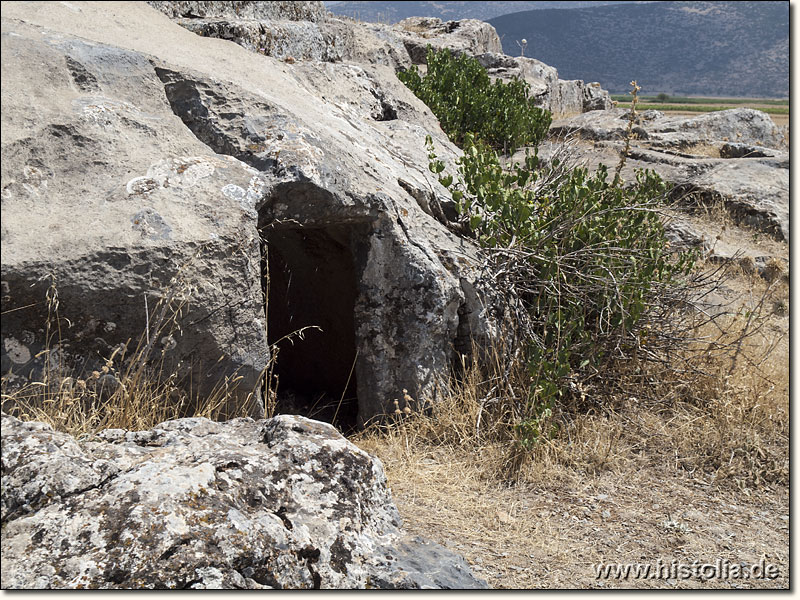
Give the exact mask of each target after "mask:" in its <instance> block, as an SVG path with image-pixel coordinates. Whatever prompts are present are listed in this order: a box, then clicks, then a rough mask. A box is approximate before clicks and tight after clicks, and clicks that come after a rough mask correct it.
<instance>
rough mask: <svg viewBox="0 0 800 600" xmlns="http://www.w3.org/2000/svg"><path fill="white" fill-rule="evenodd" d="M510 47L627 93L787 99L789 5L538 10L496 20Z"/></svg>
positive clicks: (565, 73) (672, 4)
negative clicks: (523, 44) (522, 45)
mask: <svg viewBox="0 0 800 600" xmlns="http://www.w3.org/2000/svg"><path fill="white" fill-rule="evenodd" d="M490 23H491V24H492V25H494V26H495V28H496V29H497V32H498V34H499V35H500V36H501V39H502V42H503V48H504V50H505V52H507V53H508V54H513V55H518V54H519V46H518V45H517V41H518V40H520V39H523V38H525V39H527V41H528V46H527V50H526V52H525V55H526V56H531V57H534V58H537V59H539V60H541V61H543V62H545V63H547V64H549V65H553V66H554V67H556V68H557V69H558V72H559V76H560V77H562V78H564V79H583V80H585V81H599V82H600V83H601V84H602V86H603V87H604V88H606V89H608V90H609V91H611V92H625V91H627V90H628V89H629V85H628V82H630V81H631V80H632V79H636V80H638V81H639V83H640V85H642V87H643V90H644V92H645V93H650V92H667V93H669V94H697V95H709V96H757V97H785V96H788V94H789V3H788V2H743V1H739V2H654V3H647V4H617V5H613V6H599V7H591V8H581V9H573V10H536V11H525V12H519V13H514V14H509V15H503V16H500V17H497V18H494V19H491V20H490Z"/></svg>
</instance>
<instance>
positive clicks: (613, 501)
mask: <svg viewBox="0 0 800 600" xmlns="http://www.w3.org/2000/svg"><path fill="white" fill-rule="evenodd" d="M684 218H687V219H688V220H689V221H690V222H691V223H692V225H693V226H694V227H695V228H696V229H698V230H699V231H701V232H703V233H704V234H705V235H706V236H707V237H708V239H716V240H717V242H716V243H717V244H718V245H719V246H720V248H722V247H725V248H727V249H728V250H730V249H731V248H736V249H740V250H742V251H743V252H744V253H745V254H750V255H754V256H763V255H766V256H776V257H782V258H785V259H787V260H788V258H789V256H788V254H789V253H788V247H787V245H786V244H785V243H783V242H779V241H776V240H772V239H769V238H768V237H767V236H763V235H754V234H753V232H751V231H749V230H746V229H740V228H738V227H735V226H732V224H731V222H730V221H729V220H728V219H726V218H725V216H724V215H722V214H714V213H709V214H705V215H702V214H698V215H694V216H691V217H684ZM765 285H766V284H765V283H764V282H763V280H760V279H759V278H758V277H757V276H754V277H752V278H748V276H746V274H745V273H740V274H739V275H738V276H736V277H734V278H732V279H731V280H729V281H727V285H726V287H725V290H726V293H727V294H731V295H733V296H736V297H737V298H738V297H745V296H747V295H748V294H755V295H756V296H757V295H758V293H759V290H760V287H764V286H765ZM776 285H780V286H781V287H779V288H778V291H779V294H778V295H777V296H776V300H777V301H778V303H780V304H781V305H782V306H783V308H782V310H780V311H779V310H777V309H776V310H775V312H774V313H773V314H772V315H770V316H769V317H768V321H767V326H766V328H765V339H766V340H770V339H775V340H780V342H779V343H780V347H779V349H778V350H776V351H775V352H776V354H771V356H772V359H771V361H770V362H769V363H763V364H762V367H761V369H762V370H763V372H764V373H767V374H768V375H769V376H770V377H771V378H772V379H773V380H774V381H777V382H779V383H778V384H777V388H776V389H775V390H766V391H764V392H763V393H764V395H763V396H762V398H763V400H757V401H754V403H752V404H748V403H747V402H746V401H745V400H744V399H743V397H742V396H739V395H737V394H736V393H733V394H732V396H730V398H728V400H721V401H720V402H721V403H720V404H719V405H718V407H717V408H712V409H711V410H710V411H708V410H706V412H703V410H701V409H698V410H697V412H696V415H697V416H694V413H692V412H691V410H693V408H692V407H691V406H689V407H685V408H684V409H680V410H677V411H675V412H674V413H669V414H666V413H665V416H661V415H658V414H657V411H656V412H648V410H649V409H645V408H644V407H643V406H642V407H640V406H638V405H636V404H635V403H633V404H631V405H629V406H628V407H627V409H626V410H624V411H622V412H619V413H612V414H611V415H603V414H602V413H600V414H598V415H595V416H593V417H592V418H591V419H590V420H588V421H587V425H586V426H585V427H584V428H583V430H582V431H581V430H578V431H577V433H576V435H575V437H572V438H570V440H568V441H566V442H565V441H564V440H563V439H562V440H561V442H560V444H561V450H560V452H562V455H566V456H567V459H568V460H567V461H566V464H565V462H564V461H562V462H561V463H560V464H558V463H547V462H544V463H542V464H540V465H538V466H537V465H536V464H534V465H533V466H532V470H531V472H530V473H529V476H527V477H526V478H524V479H523V480H519V481H518V482H517V483H516V484H514V485H510V484H508V483H503V482H502V481H501V480H500V479H498V478H495V477H493V476H492V474H491V471H490V472H489V473H487V472H485V471H482V470H481V467H480V462H481V461H483V464H489V462H490V461H491V460H493V457H494V455H493V454H491V453H489V452H487V453H486V454H485V455H479V456H477V457H476V454H475V452H474V451H473V450H470V449H469V448H467V444H468V443H467V442H464V446H462V447H461V448H459V447H457V446H456V447H454V446H453V444H452V443H450V444H442V445H438V446H437V445H436V444H430V445H427V446H426V445H425V444H419V443H418V439H417V438H415V437H414V435H415V433H414V431H415V430H414V429H413V428H412V429H409V430H408V431H406V432H405V433H404V432H403V430H400V431H399V432H398V433H396V434H395V435H394V436H389V437H380V436H374V437H367V438H364V439H356V440H354V441H355V442H356V443H357V444H358V445H359V446H361V447H362V448H364V449H365V450H367V451H369V452H372V453H374V454H376V455H377V456H378V457H379V458H380V459H381V460H382V461H383V464H384V466H385V468H386V472H387V477H388V481H389V486H390V487H391V489H392V494H393V497H394V499H395V502H396V504H397V506H398V508H399V510H400V513H401V515H402V517H403V519H404V521H405V528H406V529H407V530H408V531H409V532H411V533H414V534H417V535H420V536H423V537H425V538H428V539H431V540H434V541H436V542H438V543H440V544H443V545H444V546H446V547H448V548H450V549H451V550H453V551H455V552H457V553H459V554H461V555H462V556H464V557H465V558H466V559H467V561H468V562H469V564H470V565H471V568H472V569H473V572H474V573H475V574H476V575H477V576H479V577H481V578H484V579H485V580H486V581H487V582H488V583H489V585H490V586H491V587H493V588H510V589H532V588H534V589H535V588H541V589H623V588H635V589H789V585H790V581H789V506H790V504H789V487H788V483H787V482H788V476H786V475H783V476H779V477H778V478H776V479H772V480H771V482H764V481H761V482H755V483H754V482H752V481H748V479H747V477H746V476H745V475H746V472H747V470H748V469H750V468H751V467H748V466H747V465H751V466H754V467H753V468H756V469H759V468H765V465H772V466H773V467H777V468H778V469H781V470H782V471H783V473H784V474H785V473H788V460H789V459H788V445H789V438H788V399H789V394H788V366H789V360H788V351H789V347H788V329H789V308H788V294H789V288H788V285H787V284H786V282H785V280H784V281H782V282H781V283H779V284H776ZM736 377H738V378H739V379H741V380H743V381H744V380H746V379H747V378H748V377H753V373H752V372H738V373H737V375H736ZM757 385H760V384H757ZM742 389H745V388H742ZM632 400H634V401H635V399H632ZM739 402H741V405H740V406H737V403H739ZM770 402H772V403H774V406H772V407H771V408H769V409H767V410H765V412H763V413H762V412H759V411H760V410H762V409H763V408H764V406H765V405H766V404H769V403H770ZM759 404H760V406H759ZM681 411H683V412H681ZM722 413H724V414H722ZM764 419H766V421H764ZM756 421H760V422H761V423H765V422H767V421H768V422H770V423H773V425H766V426H764V427H761V428H759V427H757V426H755V425H753V426H751V425H752V424H753V423H755V422H756ZM726 428H729V429H726ZM587 431H588V433H587ZM606 431H608V432H609V433H605V432H606ZM409 432H410V433H409ZM759 432H760V433H759ZM716 434H718V435H719V439H720V440H723V439H726V440H727V441H726V442H725V443H724V444H721V445H719V446H714V443H708V444H706V445H704V444H705V442H704V440H706V439H709V438H713V437H714V436H715V435H716ZM689 438H692V440H691V441H687V442H686V443H684V440H688V439H689ZM744 438H749V439H750V441H748V442H740V441H739V440H740V439H744ZM581 444H589V445H593V447H592V448H590V449H589V451H588V452H587V451H586V450H584V449H580V445H581ZM726 444H727V445H726ZM748 444H749V445H748ZM462 448H463V449H462ZM715 448H716V450H715ZM501 452H502V449H501ZM715 452H716V453H717V457H716V458H715V457H714V453H715ZM704 453H707V454H708V455H707V456H705V458H704V459H703V460H705V461H706V462H703V460H701V459H700V458H699V457H700V456H701V455H703V454H704ZM723 454H724V456H722V455H723ZM734 455H736V456H734ZM585 456H589V459H588V460H582V459H583V458H584V457H585ZM573 459H574V460H573ZM570 460H572V461H573V462H574V465H575V466H570V464H569V462H570ZM709 461H710V462H709ZM737 461H739V462H738V463H737ZM712 463H713V465H714V466H713V468H711V469H709V468H708V465H710V464H712ZM737 464H738V465H739V466H738V467H737ZM698 465H705V466H704V467H703V466H698ZM743 465H744V466H743ZM758 465H760V466H758ZM769 468H772V467H769ZM736 469H739V471H740V472H739V473H738V474H734V475H731V474H732V473H733V472H734V471H735V470H736ZM618 564H619V565H623V566H624V565H631V566H632V567H633V568H634V569H635V568H637V567H639V566H640V565H641V567H647V566H649V567H650V568H651V569H652V571H654V572H655V574H654V575H651V576H648V577H639V578H637V577H635V576H633V575H632V574H630V573H629V575H628V577H627V578H626V577H616V576H614V575H610V576H602V575H599V574H598V568H602V567H603V566H606V567H609V566H610V567H614V566H616V565H618ZM707 565H711V566H707ZM753 565H756V566H757V568H758V569H763V568H768V569H770V572H769V574H770V575H773V576H774V577H763V576H761V577H759V578H754V577H749V578H746V577H745V576H744V569H743V568H742V567H743V566H746V567H747V568H748V569H749V568H751V567H752V566H753ZM701 566H702V570H700V569H701ZM718 567H722V571H723V573H722V576H719V575H718V574H717V573H716V569H717V568H718ZM692 569H695V570H694V571H692ZM737 570H738V572H737ZM606 573H608V571H606ZM757 574H758V575H760V573H757ZM709 575H710V576H711V577H709Z"/></svg>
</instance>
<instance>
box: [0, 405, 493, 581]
mask: <svg viewBox="0 0 800 600" xmlns="http://www.w3.org/2000/svg"><path fill="white" fill-rule="evenodd" d="M2 448H3V453H2V475H3V478H2V523H3V538H2V550H3V566H2V587H3V588H4V589H18V588H23V589H31V588H37V589H43V588H184V589H186V588H190V589H211V588H217V589H220V588H223V589H230V588H240V589H264V588H267V589H269V588H295V589H297V588H364V587H372V588H424V587H430V588H485V587H486V584H485V583H484V582H483V581H481V580H479V579H476V578H475V577H474V576H473V575H472V574H471V572H470V570H469V567H468V566H467V564H466V563H465V562H464V560H463V559H461V558H460V557H458V556H456V555H455V554H453V553H452V552H450V551H449V550H447V549H446V548H444V547H442V546H438V545H437V544H432V543H430V542H425V541H424V540H421V539H418V538H411V537H410V536H408V535H406V534H404V533H403V531H402V530H401V528H400V527H401V522H400V517H399V515H398V513H397V509H396V508H395V506H394V504H393V502H392V498H391V494H390V492H389V490H388V489H387V488H386V478H385V475H384V472H383V467H382V465H381V463H380V462H379V461H378V460H377V459H376V458H374V457H372V456H370V455H369V454H367V453H365V452H363V451H361V450H359V449H358V448H357V447H356V446H354V445H353V444H351V443H350V442H348V441H347V440H346V439H345V438H344V437H342V436H341V435H340V434H339V433H338V432H337V431H336V429H335V428H333V427H332V426H331V425H328V424H326V423H321V422H318V421H312V420H310V419H305V418H302V417H295V416H281V417H275V418H273V419H269V420H266V421H254V420H252V419H235V420H232V421H228V422H226V423H216V422H213V421H208V420H206V419H198V418H193V419H180V420H176V421H167V422H165V423H161V424H160V425H158V426H156V427H154V428H153V429H151V430H149V431H125V430H121V429H112V430H105V431H102V432H100V433H99V434H98V435H97V436H94V437H91V438H88V439H84V440H83V441H76V440H75V439H73V438H72V437H70V436H68V435H66V434H62V433H57V432H55V431H53V430H52V429H50V428H49V427H48V426H46V425H44V424H42V423H36V422H22V421H19V420H17V419H15V418H13V417H10V416H7V415H5V414H3V416H2Z"/></svg>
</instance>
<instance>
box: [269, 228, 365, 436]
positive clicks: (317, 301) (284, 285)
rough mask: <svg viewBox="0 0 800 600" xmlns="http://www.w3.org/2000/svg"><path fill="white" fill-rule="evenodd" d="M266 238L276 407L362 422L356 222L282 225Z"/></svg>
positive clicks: (346, 424)
mask: <svg viewBox="0 0 800 600" xmlns="http://www.w3.org/2000/svg"><path fill="white" fill-rule="evenodd" d="M263 234H264V237H265V239H266V257H267V260H266V263H267V267H266V269H267V271H268V272H267V273H265V275H268V278H267V281H268V290H267V336H268V339H269V343H270V345H272V344H277V348H278V353H277V356H276V359H275V368H274V370H273V374H274V375H275V376H277V392H278V393H277V405H276V412H277V413H283V414H301V415H303V416H306V417H309V418H312V419H317V420H320V421H327V422H329V423H332V424H333V425H335V426H336V427H338V428H339V429H340V430H341V431H342V432H343V433H345V434H347V433H350V432H352V431H353V430H354V429H355V428H356V425H357V422H358V395H357V391H356V390H357V382H356V369H355V361H356V358H357V353H356V338H355V322H354V316H353V313H354V309H355V302H356V294H357V286H356V272H355V266H354V261H353V252H352V240H351V234H352V231H351V228H350V227H347V226H341V225H334V226H328V227H324V228H320V227H314V228H310V227H309V228H306V227H299V228H295V227H275V228H267V229H266V230H265V231H264V232H263Z"/></svg>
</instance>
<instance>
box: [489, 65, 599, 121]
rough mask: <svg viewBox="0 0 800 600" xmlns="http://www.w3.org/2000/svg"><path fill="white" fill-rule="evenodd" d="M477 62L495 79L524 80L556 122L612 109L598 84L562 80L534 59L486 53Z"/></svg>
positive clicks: (531, 93) (536, 99) (550, 69)
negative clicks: (589, 112) (591, 111)
mask: <svg viewBox="0 0 800 600" xmlns="http://www.w3.org/2000/svg"><path fill="white" fill-rule="evenodd" d="M475 58H476V59H477V60H478V62H480V63H481V65H482V66H483V67H485V68H486V71H487V73H488V74H489V75H490V76H491V77H493V78H497V79H503V80H508V79H511V78H514V77H517V78H519V79H523V80H525V82H526V83H527V84H528V85H529V86H530V96H531V98H533V100H534V102H535V103H536V105H537V106H540V107H541V108H544V109H546V110H549V111H550V112H552V113H553V115H554V116H555V117H556V118H564V117H567V116H573V115H578V114H581V113H583V112H586V111H590V110H606V109H609V108H611V98H610V97H609V95H608V92H607V91H606V90H604V89H602V88H601V87H600V84H599V83H591V84H585V83H584V82H583V81H581V80H579V79H576V80H570V81H565V80H563V79H559V78H558V71H557V70H556V68H555V67H551V66H550V65H546V64H544V63H543V62H541V61H539V60H536V59H535V58H526V57H524V56H517V57H515V56H508V55H506V54H501V53H497V52H484V53H483V54H479V55H478V56H476V57H475Z"/></svg>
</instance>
